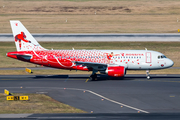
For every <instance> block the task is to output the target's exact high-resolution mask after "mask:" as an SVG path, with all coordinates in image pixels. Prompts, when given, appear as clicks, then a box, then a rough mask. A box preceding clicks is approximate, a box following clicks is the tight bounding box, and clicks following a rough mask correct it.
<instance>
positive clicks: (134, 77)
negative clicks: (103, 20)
mask: <svg viewBox="0 0 180 120" xmlns="http://www.w3.org/2000/svg"><path fill="white" fill-rule="evenodd" d="M43 78H51V79H53V78H54V79H57V78H59V79H69V80H73V79H76V80H77V79H79V80H87V79H88V78H89V76H88V75H87V76H80V75H74V76H69V75H37V76H35V77H33V79H43ZM173 78H180V75H174V76H172V75H171V76H156V75H151V78H150V80H153V79H173ZM137 79H139V80H142V79H144V80H146V79H147V78H146V75H139V76H138V75H127V76H125V77H111V76H108V75H101V74H98V75H97V79H96V80H94V81H107V80H137ZM88 81H92V80H88Z"/></svg>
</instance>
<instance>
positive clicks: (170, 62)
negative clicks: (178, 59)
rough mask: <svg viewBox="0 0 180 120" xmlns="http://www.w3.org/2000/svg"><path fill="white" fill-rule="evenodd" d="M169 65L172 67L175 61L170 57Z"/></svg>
mask: <svg viewBox="0 0 180 120" xmlns="http://www.w3.org/2000/svg"><path fill="white" fill-rule="evenodd" d="M167 65H168V67H172V66H173V65H174V62H173V61H172V60H171V59H169V60H168V64H167Z"/></svg>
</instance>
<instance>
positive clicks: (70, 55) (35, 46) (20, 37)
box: [7, 20, 174, 80]
mask: <svg viewBox="0 0 180 120" xmlns="http://www.w3.org/2000/svg"><path fill="white" fill-rule="evenodd" d="M10 24H11V27H12V31H13V35H14V40H15V44H16V48H17V51H15V52H9V53H7V56H8V57H11V58H15V59H18V60H22V61H25V62H30V63H35V64H38V65H43V66H48V67H54V68H59V69H68V70H85V71H92V75H91V79H92V80H94V79H96V78H97V75H96V73H97V72H100V73H101V74H107V75H109V76H113V77H123V76H124V75H125V74H126V70H146V72H147V78H148V79H149V78H150V76H149V70H156V69H164V68H169V67H171V66H173V64H174V63H173V61H172V60H170V59H168V58H166V56H165V55H163V54H162V53H159V52H156V51H150V50H74V49H73V50H48V49H45V48H43V47H42V46H41V45H40V44H39V43H38V42H37V41H36V40H35V39H34V37H33V36H32V35H31V34H30V33H29V31H28V30H27V29H26V28H25V27H24V26H23V24H22V23H21V22H20V21H17V20H11V21H10Z"/></svg>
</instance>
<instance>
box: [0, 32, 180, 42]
mask: <svg viewBox="0 0 180 120" xmlns="http://www.w3.org/2000/svg"><path fill="white" fill-rule="evenodd" d="M32 35H33V36H34V37H35V38H36V39H37V41H46V42H51V41H59V42H102V41H105V42H112V41H123V42H131V41H140V42H143V41H144V42H146V41H162V42H163V41H164V42H173V41H174V42H180V34H179V33H159V34H153V33H141V34H139V33H138V34H136V33H128V34H124V33H117V34H116V33H112V34H111V33H106V34H101V33H99V34H93V33H89V34H83V33H81V34H50V33H45V34H32ZM0 41H14V39H13V35H12V33H8V34H0Z"/></svg>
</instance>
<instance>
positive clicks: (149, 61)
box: [146, 52, 151, 63]
mask: <svg viewBox="0 0 180 120" xmlns="http://www.w3.org/2000/svg"><path fill="white" fill-rule="evenodd" d="M146 63H151V53H150V52H146Z"/></svg>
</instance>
